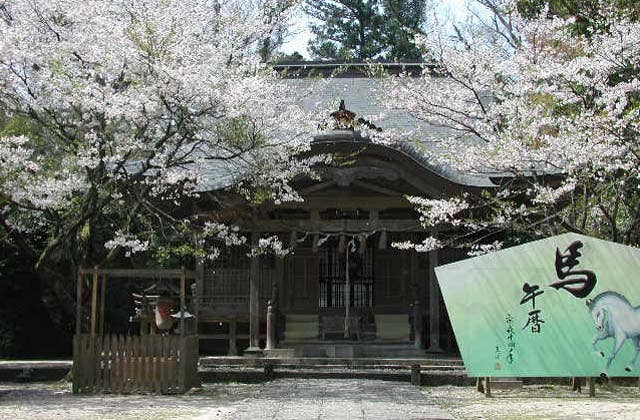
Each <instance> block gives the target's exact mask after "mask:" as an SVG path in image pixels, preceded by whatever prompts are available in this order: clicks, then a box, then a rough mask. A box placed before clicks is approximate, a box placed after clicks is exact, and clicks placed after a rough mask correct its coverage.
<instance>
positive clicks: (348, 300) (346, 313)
mask: <svg viewBox="0 0 640 420" xmlns="http://www.w3.org/2000/svg"><path fill="white" fill-rule="evenodd" d="M350 246H351V241H349V242H347V246H346V247H345V267H344V275H345V282H344V289H345V290H344V338H349V337H350V336H351V329H350V327H351V325H350V324H351V323H350V322H349V317H350V316H351V313H350V309H351V308H350V306H351V281H350V280H351V279H350V278H349V247H350Z"/></svg>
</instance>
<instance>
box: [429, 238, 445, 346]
mask: <svg viewBox="0 0 640 420" xmlns="http://www.w3.org/2000/svg"><path fill="white" fill-rule="evenodd" d="M437 266H438V250H434V251H431V252H429V351H430V352H442V348H441V347H440V288H439V287H438V283H437V281H436V273H435V268H436V267H437Z"/></svg>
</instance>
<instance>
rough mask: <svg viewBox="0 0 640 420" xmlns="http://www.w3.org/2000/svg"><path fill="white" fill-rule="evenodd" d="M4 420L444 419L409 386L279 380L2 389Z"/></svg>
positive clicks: (359, 381)
mask: <svg viewBox="0 0 640 420" xmlns="http://www.w3.org/2000/svg"><path fill="white" fill-rule="evenodd" d="M0 419H12V420H13V419H29V420H51V419H64V420H94V419H95V420H97V419H105V420H133V419H136V420H138V419H149V420H151V419H153V420H164V419H171V420H187V419H188V420H214V419H215V420H261V419H272V420H305V419H317V420H337V419H362V420H391V419H393V420H411V419H414V420H418V419H420V420H427V419H433V420H436V419H438V420H445V419H453V417H451V416H450V415H448V414H447V413H446V412H444V411H443V410H442V409H441V408H439V407H438V406H437V405H435V404H433V403H432V402H431V401H430V400H429V399H428V398H425V397H424V395H423V394H422V393H421V392H420V388H418V387H415V386H412V385H410V384H409V383H407V382H389V381H380V380H363V379H305V378H286V379H276V380H273V381H270V382H264V383H260V384H237V383H231V384H206V385H205V386H204V387H203V388H202V389H201V390H199V391H197V392H191V393H189V394H187V395H183V396H153V395H151V396H141V395H135V396H132V395H129V396H121V395H91V396H87V395H80V396H77V395H73V394H71V391H70V386H69V385H68V384H66V383H56V384H51V383H34V384H0Z"/></svg>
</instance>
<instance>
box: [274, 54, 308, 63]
mask: <svg viewBox="0 0 640 420" xmlns="http://www.w3.org/2000/svg"><path fill="white" fill-rule="evenodd" d="M298 61H304V57H303V56H302V54H300V53H299V52H298V51H294V52H292V53H291V54H285V53H280V54H278V55H276V56H275V57H274V59H273V63H274V64H279V63H291V62H298Z"/></svg>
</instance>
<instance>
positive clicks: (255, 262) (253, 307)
mask: <svg viewBox="0 0 640 420" xmlns="http://www.w3.org/2000/svg"><path fill="white" fill-rule="evenodd" d="M251 246H252V248H253V249H254V250H255V249H256V248H257V246H258V233H257V232H252V233H251ZM247 350H249V351H259V350H260V257H258V256H253V257H251V262H250V267H249V348H248V349H247Z"/></svg>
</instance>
